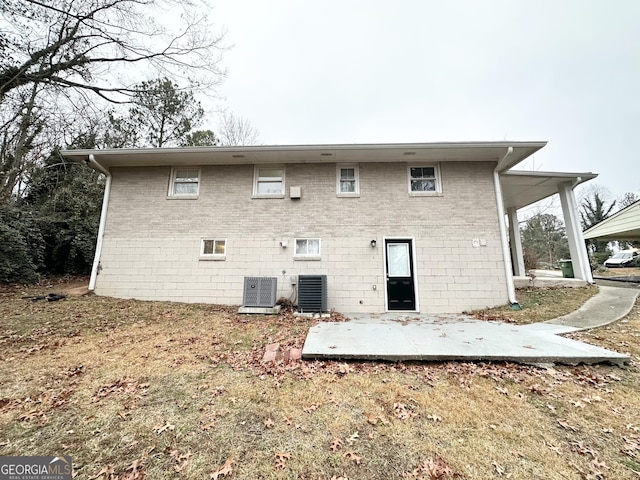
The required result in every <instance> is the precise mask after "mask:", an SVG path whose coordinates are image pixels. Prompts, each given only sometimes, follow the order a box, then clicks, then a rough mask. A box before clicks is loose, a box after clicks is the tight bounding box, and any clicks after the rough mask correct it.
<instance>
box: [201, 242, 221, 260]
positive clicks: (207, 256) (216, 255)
mask: <svg viewBox="0 0 640 480" xmlns="http://www.w3.org/2000/svg"><path fill="white" fill-rule="evenodd" d="M205 242H213V253H205V251H204V249H205ZM217 242H223V243H224V253H215V252H216V243H217ZM227 245H228V243H227V239H226V238H220V237H202V238H201V239H200V260H226V258H227Z"/></svg>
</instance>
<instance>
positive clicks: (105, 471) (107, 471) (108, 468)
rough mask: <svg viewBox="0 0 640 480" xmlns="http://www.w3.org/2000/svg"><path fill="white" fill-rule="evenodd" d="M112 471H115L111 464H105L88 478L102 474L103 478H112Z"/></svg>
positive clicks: (91, 479)
mask: <svg viewBox="0 0 640 480" xmlns="http://www.w3.org/2000/svg"><path fill="white" fill-rule="evenodd" d="M114 473H115V468H114V467H113V465H105V466H104V467H102V468H101V469H100V471H99V472H98V473H97V474H96V475H95V476H93V477H90V478H89V480H94V479H96V478H98V477H102V476H104V479H103V480H112V479H113V475H114Z"/></svg>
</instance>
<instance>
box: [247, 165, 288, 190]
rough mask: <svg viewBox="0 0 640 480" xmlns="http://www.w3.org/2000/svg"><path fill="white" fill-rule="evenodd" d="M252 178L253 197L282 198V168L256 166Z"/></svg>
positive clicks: (276, 166) (279, 166)
mask: <svg viewBox="0 0 640 480" xmlns="http://www.w3.org/2000/svg"><path fill="white" fill-rule="evenodd" d="M253 177H254V178H253V195H254V196H256V197H276V198H283V197H284V166H282V165H256V167H255V171H254V175H253Z"/></svg>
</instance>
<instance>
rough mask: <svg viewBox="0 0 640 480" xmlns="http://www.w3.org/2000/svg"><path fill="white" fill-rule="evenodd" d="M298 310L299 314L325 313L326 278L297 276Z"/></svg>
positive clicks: (323, 276)
mask: <svg viewBox="0 0 640 480" xmlns="http://www.w3.org/2000/svg"><path fill="white" fill-rule="evenodd" d="M298 310H300V312H326V311H327V276H326V275H299V276H298Z"/></svg>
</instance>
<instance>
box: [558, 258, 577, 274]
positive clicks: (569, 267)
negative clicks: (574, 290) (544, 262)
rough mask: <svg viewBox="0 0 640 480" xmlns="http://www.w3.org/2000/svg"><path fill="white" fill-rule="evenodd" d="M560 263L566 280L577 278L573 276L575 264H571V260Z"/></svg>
mask: <svg viewBox="0 0 640 480" xmlns="http://www.w3.org/2000/svg"><path fill="white" fill-rule="evenodd" d="M558 263H559V264H560V268H561V269H562V276H563V277H564V278H575V277H574V276H573V264H572V263H571V260H560V261H559V262H558Z"/></svg>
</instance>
